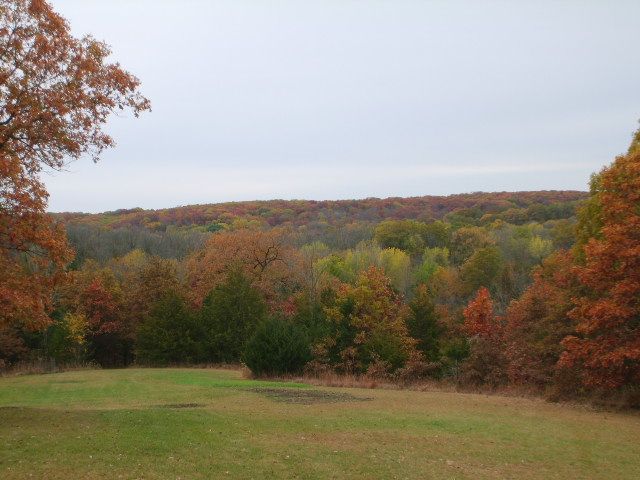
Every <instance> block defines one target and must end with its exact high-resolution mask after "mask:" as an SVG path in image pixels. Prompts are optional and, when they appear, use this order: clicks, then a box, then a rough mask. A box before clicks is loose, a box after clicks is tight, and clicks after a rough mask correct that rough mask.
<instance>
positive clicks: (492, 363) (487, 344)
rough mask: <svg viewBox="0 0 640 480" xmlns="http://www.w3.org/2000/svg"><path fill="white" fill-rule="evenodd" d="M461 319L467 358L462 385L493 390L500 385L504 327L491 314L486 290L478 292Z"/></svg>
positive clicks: (490, 301) (492, 313) (503, 373)
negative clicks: (467, 349)
mask: <svg viewBox="0 0 640 480" xmlns="http://www.w3.org/2000/svg"><path fill="white" fill-rule="evenodd" d="M463 315H464V329H465V331H466V333H467V335H468V336H469V357H468V358H467V359H466V361H465V362H464V364H463V366H462V376H461V380H462V382H463V383H467V384H472V385H482V384H485V385H489V386H494V387H495V386H498V385H500V384H502V383H504V382H505V380H506V368H505V367H506V360H505V356H504V327H503V325H502V319H500V318H499V317H496V315H495V313H494V310H493V300H492V299H491V294H490V293H489V290H487V289H486V288H485V287H482V288H480V289H479V290H478V293H477V294H476V296H475V297H474V298H473V299H472V300H471V301H470V302H469V304H468V305H467V307H466V308H465V309H464V311H463Z"/></svg>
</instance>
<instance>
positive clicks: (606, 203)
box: [561, 151, 640, 389]
mask: <svg viewBox="0 0 640 480" xmlns="http://www.w3.org/2000/svg"><path fill="white" fill-rule="evenodd" d="M594 183H595V184H596V185H597V189H596V191H595V192H594V193H595V195H596V196H597V198H596V200H597V202H598V204H599V207H600V210H599V222H600V224H601V225H602V226H601V231H600V232H599V234H598V235H597V236H596V237H594V238H591V239H590V240H589V241H588V242H587V243H586V245H585V246H584V247H583V249H584V258H585V260H584V264H583V265H579V266H577V267H576V272H577V274H578V277H579V279H580V282H581V284H582V285H583V287H584V288H585V293H584V294H583V295H581V296H580V297H579V298H577V306H576V308H575V309H574V310H573V311H572V312H571V316H572V317H573V318H574V319H575V321H576V322H577V326H576V334H575V335H571V336H568V337H567V338H565V339H564V341H563V345H564V347H565V348H566V352H565V353H564V354H563V356H562V358H561V365H562V366H566V367H570V368H571V367H573V368H575V367H577V368H579V369H580V371H581V372H582V380H583V382H584V384H585V385H586V386H588V387H597V388H605V389H619V388H622V387H636V388H637V387H638V385H640V151H635V153H630V154H628V155H626V156H621V157H618V158H617V159H616V160H615V161H614V162H613V164H612V165H611V166H609V167H607V168H605V169H604V170H603V171H602V172H601V173H600V174H599V175H598V177H597V178H596V180H595V181H594Z"/></svg>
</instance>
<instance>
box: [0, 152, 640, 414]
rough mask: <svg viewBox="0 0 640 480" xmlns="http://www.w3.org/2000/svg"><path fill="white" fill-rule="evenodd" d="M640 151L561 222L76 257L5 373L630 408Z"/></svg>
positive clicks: (13, 347) (441, 223) (227, 236)
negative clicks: (260, 380) (197, 373)
mask: <svg viewBox="0 0 640 480" xmlns="http://www.w3.org/2000/svg"><path fill="white" fill-rule="evenodd" d="M639 182H640V154H639V153H638V152H635V153H634V152H633V151H630V153H629V154H627V155H625V156H621V157H619V158H617V159H616V160H615V162H614V163H613V164H612V165H611V166H609V167H607V168H605V169H604V170H603V171H602V172H601V173H599V174H598V175H595V176H594V177H593V179H592V182H591V194H590V196H589V198H588V199H587V200H586V201H585V202H584V203H583V204H582V205H581V206H580V208H579V209H578V210H577V215H576V216H575V217H571V218H569V219H562V220H548V221H546V222H543V223H540V222H537V221H535V220H532V221H530V222H528V223H524V224H518V225H514V224H511V223H508V222H505V221H504V220H502V219H500V218H497V219H495V220H494V221H493V222H491V223H490V224H487V225H483V226H478V225H474V224H465V223H464V222H461V221H459V219H457V220H456V221H455V222H452V221H450V219H451V217H449V218H447V219H446V220H436V221H430V222H429V221H427V222H420V221H416V220H387V221H383V222H380V223H378V224H376V225H375V227H374V228H373V229H372V232H371V235H370V237H369V238H366V239H365V240H362V241H360V242H359V243H358V244H357V245H356V246H354V247H353V248H347V249H336V248H330V247H329V246H327V245H326V244H325V243H323V242H321V241H320V240H316V241H313V242H310V243H305V244H303V245H299V237H298V232H297V231H296V230H295V229H286V228H270V229H262V228H240V229H236V230H233V229H221V230H219V231H217V232H215V233H211V234H210V235H209V237H208V238H207V239H206V241H205V242H204V244H203V245H202V246H200V247H196V248H194V249H193V250H192V251H191V252H190V253H189V254H188V255H186V256H184V257H183V258H181V259H176V258H162V257H160V256H158V255H153V254H148V253H145V252H144V251H143V250H141V249H133V250H131V251H129V252H128V253H126V254H124V255H122V256H116V257H113V258H110V259H108V260H106V261H97V260H95V259H85V261H84V262H82V263H81V264H79V265H77V268H76V269H75V270H73V271H69V272H68V275H69V278H68V281H67V282H66V283H65V284H64V285H63V286H61V287H60V288H59V289H57V291H56V301H55V309H54V311H53V313H52V314H51V320H50V323H49V324H48V326H47V327H46V328H45V329H44V330H41V331H39V332H33V331H29V330H28V329H26V328H20V327H16V326H14V327H11V328H5V329H4V330H2V334H1V336H0V338H2V343H1V344H0V345H2V349H1V351H2V356H3V360H4V361H5V362H6V363H9V362H15V361H18V360H19V359H25V358H29V357H30V356H32V357H33V356H43V355H44V356H49V357H53V358H56V359H57V360H58V361H60V362H64V361H87V360H90V361H94V362H96V363H98V364H100V365H102V366H106V367H114V366H126V365H129V364H131V363H138V364H150V365H170V364H196V363H238V362H244V363H246V364H247V365H248V366H249V368H251V369H252V371H254V373H256V374H258V375H276V374H277V375H280V374H302V373H307V374H311V375H313V374H322V373H324V372H337V373H345V374H361V375H369V376H372V377H378V378H385V379H388V380H397V381H402V382H412V381H418V380H421V379H424V378H430V379H440V380H446V381H453V382H455V383H457V384H460V385H464V386H471V387H480V388H500V387H507V386H517V387H521V388H525V389H527V390H531V391H537V392H544V393H547V394H549V395H553V396H557V397H559V398H560V397H576V396H582V395H591V396H593V395H602V396H607V397H611V395H612V394H614V393H615V395H616V397H617V398H618V397H619V398H624V399H625V400H624V401H627V402H631V403H633V402H637V399H638V384H639V382H638V381H639V380H640V358H639V357H638V354H637V352H638V350H637V347H638V345H639V342H640V329H639V327H638V323H637V320H638V318H640V317H639V314H640V304H639V303H638V298H639V297H638V293H639V292H640V279H639V278H638V272H640V269H639V268H637V267H639V265H638V262H639V258H640V255H638V248H640V237H638V232H639V231H640V229H639V228H638V227H639V226H640V223H638V222H640V212H639V211H638V205H639V204H640V202H639V197H638V192H639V191H640V188H638V187H640V183H639Z"/></svg>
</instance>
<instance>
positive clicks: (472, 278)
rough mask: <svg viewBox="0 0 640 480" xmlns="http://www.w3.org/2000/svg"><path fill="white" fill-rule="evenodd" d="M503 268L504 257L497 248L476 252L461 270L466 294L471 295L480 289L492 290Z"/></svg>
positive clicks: (482, 249)
mask: <svg viewBox="0 0 640 480" xmlns="http://www.w3.org/2000/svg"><path fill="white" fill-rule="evenodd" d="M503 266H504V261H503V259H502V255H501V254H500V250H498V249H497V248H496V247H485V248H481V249H479V250H476V251H475V252H474V253H473V255H471V256H470V257H469V258H468V259H467V260H466V261H465V262H464V264H463V265H462V267H461V268H460V278H461V280H462V284H463V289H464V291H465V293H466V294H467V295H469V294H471V293H473V292H474V291H477V290H478V289H479V288H480V287H486V288H491V287H492V286H493V285H494V283H495V281H496V279H497V278H498V276H499V275H500V272H501V271H502V268H503Z"/></svg>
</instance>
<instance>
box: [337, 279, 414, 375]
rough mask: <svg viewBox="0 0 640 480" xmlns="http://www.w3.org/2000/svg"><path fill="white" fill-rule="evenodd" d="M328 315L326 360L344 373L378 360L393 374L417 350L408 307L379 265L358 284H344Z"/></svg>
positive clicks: (359, 280)
mask: <svg viewBox="0 0 640 480" xmlns="http://www.w3.org/2000/svg"><path fill="white" fill-rule="evenodd" d="M327 316H328V318H329V319H330V321H331V322H332V324H333V329H334V333H333V335H332V336H331V337H330V338H328V339H326V340H325V342H324V346H325V347H326V348H325V349H324V350H325V351H326V352H327V355H328V356H329V358H328V359H327V361H329V362H330V363H332V364H333V365H336V366H337V367H338V368H339V369H341V370H343V371H345V372H364V371H366V370H367V369H368V368H370V367H371V366H372V365H374V364H376V363H379V364H381V365H383V366H384V368H385V369H386V370H387V371H388V372H389V373H390V372H392V371H394V370H396V369H398V368H400V367H401V366H402V365H403V364H404V363H405V362H406V360H407V359H408V358H410V357H411V355H412V354H414V353H415V345H414V344H415V340H413V339H412V338H411V337H410V336H409V332H408V330H407V324H406V321H407V317H408V316H409V310H408V307H407V306H406V305H405V304H404V302H403V301H402V297H401V296H400V295H398V294H397V293H396V292H395V291H394V290H393V288H392V287H391V283H390V281H389V278H387V277H386V276H385V274H384V272H383V271H382V270H381V269H379V268H376V267H371V268H369V269H368V270H366V271H365V272H363V273H361V274H360V276H359V277H358V280H357V281H356V284H355V285H349V284H343V285H342V287H341V288H340V290H339V291H338V294H337V297H336V300H335V305H333V306H332V307H329V308H328V309H327Z"/></svg>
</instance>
